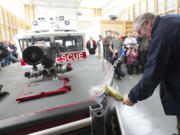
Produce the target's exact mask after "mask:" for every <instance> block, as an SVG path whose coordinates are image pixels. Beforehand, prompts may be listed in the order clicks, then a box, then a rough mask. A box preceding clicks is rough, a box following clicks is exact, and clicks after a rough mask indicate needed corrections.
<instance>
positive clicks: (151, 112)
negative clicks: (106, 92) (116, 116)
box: [115, 66, 177, 135]
mask: <svg viewBox="0 0 180 135" xmlns="http://www.w3.org/2000/svg"><path fill="white" fill-rule="evenodd" d="M123 69H125V68H124V66H123ZM125 72H126V71H125ZM141 76H142V74H139V75H127V74H126V77H125V78H122V79H121V80H119V79H115V87H116V89H118V90H119V91H120V92H121V93H123V94H128V93H129V91H130V89H131V88H132V87H133V86H134V85H135V84H136V83H137V82H138V81H139V80H140V79H141ZM117 104H118V107H119V111H120V112H119V113H120V116H121V119H122V123H123V127H124V130H125V135H172V134H173V133H177V130H176V117H175V116H167V115H165V113H164V111H163V108H162V105H161V101H160V97H159V88H158V87H157V88H156V90H155V92H154V94H153V96H151V97H150V98H148V99H146V100H144V101H141V102H138V103H137V104H135V105H134V106H133V107H129V106H126V105H123V104H122V103H121V102H118V103H117Z"/></svg>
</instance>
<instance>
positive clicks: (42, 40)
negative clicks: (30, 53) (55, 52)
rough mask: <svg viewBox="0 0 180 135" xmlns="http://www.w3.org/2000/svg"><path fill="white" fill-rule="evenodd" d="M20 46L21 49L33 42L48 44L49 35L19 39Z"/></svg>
mask: <svg viewBox="0 0 180 135" xmlns="http://www.w3.org/2000/svg"><path fill="white" fill-rule="evenodd" d="M19 44H20V48H21V50H22V51H23V50H24V49H25V48H27V47H28V46H31V45H33V44H46V45H49V46H50V38H49V37H43V38H42V37H32V38H29V39H20V40H19Z"/></svg>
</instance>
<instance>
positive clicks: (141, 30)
mask: <svg viewBox="0 0 180 135" xmlns="http://www.w3.org/2000/svg"><path fill="white" fill-rule="evenodd" d="M145 28H146V25H144V26H143V27H141V28H140V29H139V30H138V31H137V33H138V35H140V36H142V33H143V32H144V30H145Z"/></svg>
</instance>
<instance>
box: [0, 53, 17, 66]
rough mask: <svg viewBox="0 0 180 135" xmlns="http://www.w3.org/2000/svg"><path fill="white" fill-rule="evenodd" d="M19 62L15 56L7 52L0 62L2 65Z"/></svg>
mask: <svg viewBox="0 0 180 135" xmlns="http://www.w3.org/2000/svg"><path fill="white" fill-rule="evenodd" d="M11 61H12V62H13V63H15V62H20V60H18V59H17V58H16V57H14V56H12V54H9V55H8V56H7V57H6V58H4V61H3V62H2V66H3V67H5V66H7V65H9V64H10V62H11Z"/></svg>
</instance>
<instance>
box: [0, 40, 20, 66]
mask: <svg viewBox="0 0 180 135" xmlns="http://www.w3.org/2000/svg"><path fill="white" fill-rule="evenodd" d="M0 46H1V47H2V48H6V49H7V53H8V54H7V56H6V57H5V58H0V64H1V66H2V67H5V66H8V65H10V64H11V63H16V62H20V60H19V59H18V54H17V47H16V45H15V43H14V42H13V41H8V40H5V41H4V42H1V43H0Z"/></svg>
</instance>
